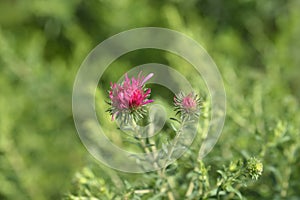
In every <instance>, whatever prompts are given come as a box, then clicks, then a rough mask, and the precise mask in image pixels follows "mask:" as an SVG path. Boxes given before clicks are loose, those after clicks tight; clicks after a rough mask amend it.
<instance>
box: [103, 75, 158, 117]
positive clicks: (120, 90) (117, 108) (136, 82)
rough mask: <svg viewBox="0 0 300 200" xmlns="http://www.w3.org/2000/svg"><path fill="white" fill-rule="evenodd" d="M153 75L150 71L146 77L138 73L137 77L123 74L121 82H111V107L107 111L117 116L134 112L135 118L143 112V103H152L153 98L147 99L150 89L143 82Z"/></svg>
mask: <svg viewBox="0 0 300 200" xmlns="http://www.w3.org/2000/svg"><path fill="white" fill-rule="evenodd" d="M152 76H153V73H150V74H149V75H147V76H146V77H144V76H142V75H141V72H140V73H139V75H138V77H137V79H136V78H134V77H132V78H131V79H130V78H128V75H127V74H125V80H124V81H123V82H122V83H121V84H118V83H111V87H110V88H111V90H110V91H109V98H110V102H109V104H110V105H111V108H110V109H108V112H110V114H111V115H112V119H113V120H114V117H115V116H116V117H117V118H118V117H119V116H122V114H135V116H134V117H135V118H136V117H138V116H142V115H143V114H145V112H146V111H145V110H144V105H146V104H149V103H152V102H153V100H151V99H148V98H149V96H150V93H151V89H147V88H145V87H144V86H145V83H146V82H147V81H148V80H149V79H150V78H151V77H152Z"/></svg>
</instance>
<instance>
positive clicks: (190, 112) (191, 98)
mask: <svg viewBox="0 0 300 200" xmlns="http://www.w3.org/2000/svg"><path fill="white" fill-rule="evenodd" d="M201 104H202V101H201V99H200V98H199V97H198V95H195V94H194V93H189V94H188V95H185V94H184V93H182V92H181V93H179V94H178V95H176V96H175V97H174V105H175V111H177V113H176V114H179V113H180V114H181V116H182V117H184V116H189V117H190V116H196V117H199V114H200V108H201Z"/></svg>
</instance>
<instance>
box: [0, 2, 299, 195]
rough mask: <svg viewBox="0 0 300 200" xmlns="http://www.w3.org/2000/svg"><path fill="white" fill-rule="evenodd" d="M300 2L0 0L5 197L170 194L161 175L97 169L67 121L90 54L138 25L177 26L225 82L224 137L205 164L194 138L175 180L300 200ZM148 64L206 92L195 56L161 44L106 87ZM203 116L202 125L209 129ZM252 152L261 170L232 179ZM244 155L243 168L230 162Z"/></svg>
mask: <svg viewBox="0 0 300 200" xmlns="http://www.w3.org/2000/svg"><path fill="white" fill-rule="evenodd" d="M299 10H300V3H299V1H298V0H288V1H282V0H274V1H261V0H233V1H223V0H186V1H182V0H171V1H149V0H141V1H133V0H124V1H118V0H112V1H108V0H90V1H83V0H69V1H58V0H53V1H42V0H32V1H28V0H23V1H21V0H14V1H10V0H4V1H1V2H0V13H1V14H0V92H1V98H0V186H1V187H0V199H37V200H43V199H60V198H62V197H63V196H64V194H67V191H69V190H70V192H71V194H72V195H73V197H74V198H75V197H78V196H79V195H82V196H85V197H87V198H88V197H92V196H93V197H95V198H98V199H105V198H107V199H109V198H115V197H116V196H118V195H119V196H120V197H124V198H125V197H126V198H127V199H139V198H146V199H151V198H152V199H155V198H156V199H160V198H165V197H166V198H167V194H164V196H163V195H162V194H160V193H159V192H158V193H157V191H156V190H157V188H158V187H159V186H161V185H162V184H164V183H161V182H160V179H159V178H158V177H157V175H155V174H141V175H132V174H130V175H129V174H126V173H120V172H114V171H111V170H110V169H107V168H104V167H103V166H97V167H95V166H94V165H95V164H92V165H93V166H94V167H93V170H90V169H89V168H90V167H86V168H84V167H83V166H85V165H86V166H90V163H95V162H96V161H94V160H93V159H92V158H91V157H90V156H89V154H88V152H87V151H86V150H85V149H84V146H83V145H82V143H81V142H80V140H79V138H78V136H77V133H76V129H75V127H74V124H73V120H72V111H71V95H72V86H73V81H74V78H75V75H76V71H77V69H78V68H79V66H80V64H81V62H82V61H83V59H84V58H85V56H86V55H87V53H88V52H89V51H90V50H91V49H92V48H93V47H95V46H96V45H97V44H98V43H99V42H101V41H103V40H104V39H106V38H107V37H109V36H111V35H113V34H116V33H119V32H121V31H124V30H127V29H130V28H136V27H142V26H159V27H166V28H171V29H175V30H177V31H180V32H183V33H185V34H187V35H189V36H191V37H192V38H193V39H195V40H196V41H198V42H199V43H200V44H201V45H203V46H204V47H205V48H206V49H207V51H208V52H209V54H210V55H211V56H212V58H213V59H214V60H215V62H216V64H217V65H218V67H219V69H220V71H221V74H222V76H223V79H224V83H225V87H226V93H227V118H226V123H225V126H224V129H223V133H222V135H221V138H220V139H219V141H218V143H217V145H216V146H215V147H214V149H213V151H212V152H211V153H210V154H209V155H208V156H207V157H205V158H204V160H203V161H202V163H195V161H196V160H197V158H196V157H197V155H195V154H194V153H193V152H195V151H196V150H197V149H198V146H197V143H195V145H193V146H192V149H191V151H190V152H188V153H187V154H186V155H184V156H183V157H182V158H181V159H180V160H179V161H178V163H177V164H175V165H171V166H169V168H168V169H169V171H168V172H167V173H169V175H172V176H171V177H175V178H171V180H170V183H171V187H170V188H171V189H173V190H175V191H176V193H177V195H178V196H182V195H184V193H185V192H186V191H187V189H188V188H189V182H188V181H187V180H192V182H193V183H194V186H193V187H194V189H193V190H192V192H191V195H198V194H199V191H200V193H201V192H202V193H201V194H204V193H206V194H207V195H210V194H211V193H210V192H209V191H213V188H214V187H219V186H220V187H221V189H220V190H219V194H220V196H221V197H220V198H239V196H240V195H242V196H243V197H246V198H247V199H299V196H300V192H299V188H300V182H299V180H300V171H299V169H300V166H299V163H300V156H299V151H300V141H299V140H300V139H299V138H300V137H299V132H300V130H299V124H300V113H299V110H300V109H299V100H300V90H299V85H300V79H299V74H300V67H299V66H300V57H299V56H298V54H299V50H300V40H299V35H300V20H299V19H300V12H299ZM147 62H158V63H163V64H168V65H170V66H172V67H174V68H175V69H176V70H178V71H179V72H180V73H182V74H183V75H185V76H186V78H187V79H188V80H190V81H191V83H192V85H193V86H197V87H199V91H201V92H202V91H205V84H204V83H202V82H199V81H198V78H197V77H195V76H194V74H195V73H194V72H195V71H194V69H193V68H192V67H191V66H190V65H189V64H188V63H186V62H185V61H184V60H183V59H181V58H179V57H176V56H174V55H172V54H170V53H162V52H161V51H155V50H141V51H140V52H132V53H130V54H128V55H124V56H122V57H120V58H119V59H118V60H117V61H115V62H114V63H112V64H111V66H110V67H109V69H108V70H107V71H105V76H103V78H102V79H101V80H100V82H99V85H101V86H103V88H105V89H108V88H109V82H110V81H115V80H117V79H118V78H119V77H120V75H122V74H123V73H124V72H126V71H127V70H128V69H129V68H130V67H133V66H136V65H139V64H143V63H147ZM120 66H122V68H121V67H120ZM153 91H157V92H153V98H155V99H158V100H159V101H161V102H162V103H163V104H164V105H165V107H166V110H167V111H170V110H171V107H170V105H169V104H167V103H166V102H165V101H164V99H171V98H172V95H171V94H170V92H165V90H164V89H163V88H158V89H155V90H153ZM161 91H164V92H161ZM105 96H106V93H102V92H99V91H97V94H96V100H97V102H100V101H101V103H99V104H97V105H96V107H97V108H96V109H97V110H106V109H107V107H106V105H105V103H104V102H103V99H104V98H105ZM201 96H202V94H201ZM102 102H103V104H102ZM208 103H209V102H207V104H208ZM204 107H205V105H204ZM206 107H209V106H206ZM207 113H208V112H207ZM206 115H207V114H205V112H204V114H203V116H206ZM206 117H207V118H208V117H209V115H207V116H206ZM207 118H204V119H203V120H202V122H201V127H200V130H199V132H205V131H204V130H205V129H207V128H208V127H207V120H205V119H207ZM99 119H101V123H103V125H104V126H105V127H107V129H108V130H109V133H110V134H109V135H108V137H109V138H110V139H111V140H112V141H113V142H114V143H115V144H116V145H119V146H121V147H124V148H125V149H130V150H136V149H134V147H133V146H134V145H132V146H131V145H128V143H126V142H123V141H122V139H123V138H122V137H123V136H122V133H121V132H119V131H117V130H116V129H115V125H114V124H113V123H111V122H110V118H109V116H107V117H106V116H100V117H99ZM169 126H170V125H169ZM168 133H169V132H167V134H168ZM170 134H171V133H170ZM166 139H167V137H166V136H162V140H166ZM199 140H200V139H199ZM253 155H254V156H257V158H259V159H260V160H261V162H262V163H263V166H264V167H263V168H264V171H263V173H262V176H261V177H260V178H259V179H258V180H257V181H255V182H252V181H250V180H248V179H249V178H248V179H247V181H245V180H243V181H242V183H245V182H247V187H242V185H243V184H241V185H240V183H239V182H238V181H233V182H232V179H233V178H232V176H235V173H237V172H236V171H234V172H232V169H234V168H236V169H241V168H242V169H244V164H245V163H246V161H247V159H249V158H250V157H251V156H253ZM239 159H242V162H243V165H242V164H241V163H237V161H235V160H239ZM238 162H240V161H238ZM226 163H227V164H228V163H229V165H227V166H225V167H224V168H223V165H226ZM230 163H231V164H230ZM205 166H209V167H205ZM251 166H252V168H249V169H248V170H250V171H251V173H253V166H254V165H253V164H252V165H251ZM195 167H198V169H196V170H195V171H194V170H193V169H194V168H195ZM82 168H84V170H83V171H82V172H80V173H78V174H77V175H76V176H75V179H74V185H75V186H73V187H71V180H72V177H73V175H74V174H75V172H76V171H80V169H82ZM219 170H221V171H219ZM254 171H255V170H254ZM100 172H101V173H100ZM189 172H191V173H189ZM218 172H219V173H218ZM93 174H94V175H93ZM194 174H197V175H194ZM225 176H226V178H225ZM253 177H254V178H255V176H253ZM240 178H241V177H240V176H239V178H237V180H241V179H240ZM125 179H126V180H127V182H125V181H122V180H125ZM235 179H236V178H235ZM229 180H230V181H229ZM80 181H83V182H80ZM208 183H209V184H208ZM148 187H150V188H148ZM70 188H71V189H70ZM116 188H121V189H116ZM77 189H78V190H77ZM196 189H197V192H195V191H196ZM216 191H217V190H216ZM153 193H156V194H157V196H153V195H152V194H153ZM214 194H216V193H214ZM88 195H90V196H88ZM104 197H105V198H104ZM66 198H67V197H66ZM126 198H125V199H126ZM75 199H76V198H75Z"/></svg>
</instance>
